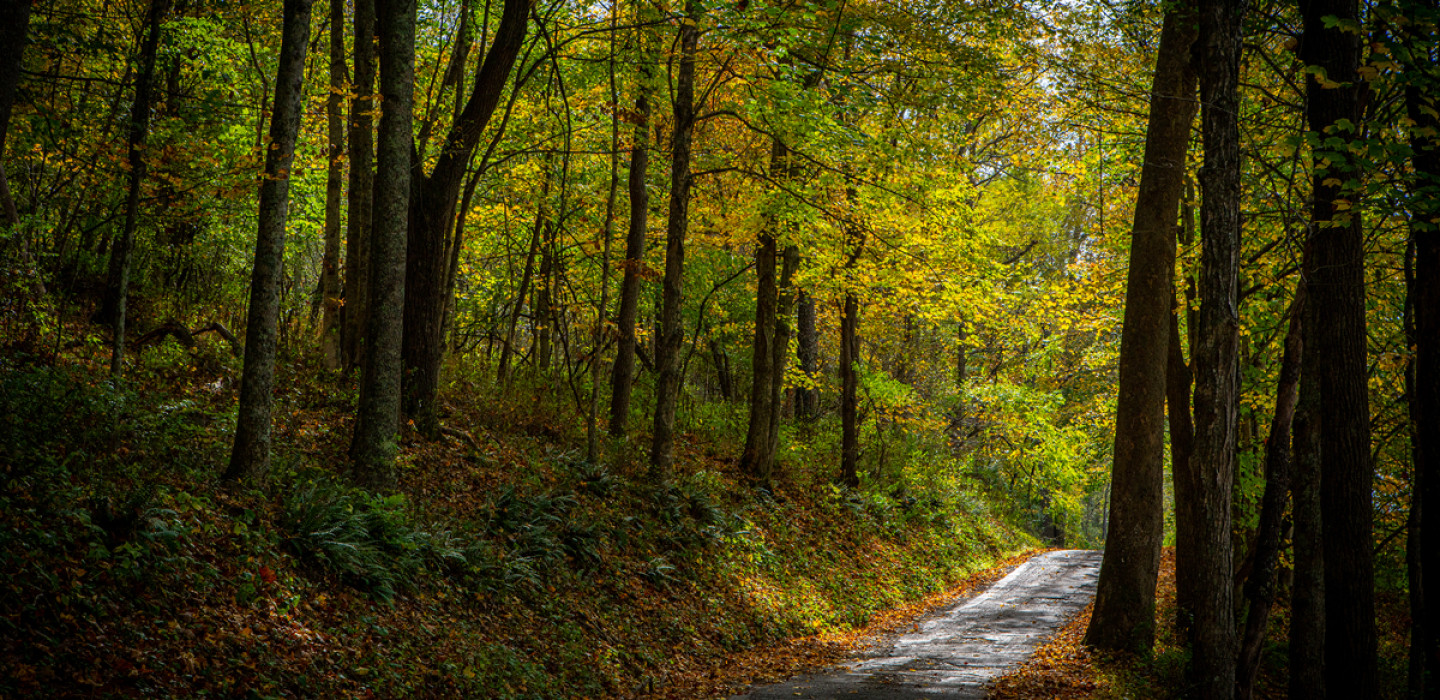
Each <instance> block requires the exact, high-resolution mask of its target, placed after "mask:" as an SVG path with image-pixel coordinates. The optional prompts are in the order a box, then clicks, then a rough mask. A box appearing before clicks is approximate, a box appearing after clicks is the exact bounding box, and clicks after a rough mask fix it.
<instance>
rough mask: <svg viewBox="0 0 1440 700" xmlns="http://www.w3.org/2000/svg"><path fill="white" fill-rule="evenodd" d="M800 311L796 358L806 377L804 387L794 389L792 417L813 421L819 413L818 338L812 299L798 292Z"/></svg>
mask: <svg viewBox="0 0 1440 700" xmlns="http://www.w3.org/2000/svg"><path fill="white" fill-rule="evenodd" d="M797 305H798V306H799V307H800V312H799V314H798V316H799V318H798V321H797V324H796V325H797V326H798V330H797V333H798V336H797V337H796V341H797V342H796V345H795V355H796V359H798V360H799V361H800V371H801V372H804V373H805V377H806V379H807V382H806V386H801V387H797V388H796V389H795V415H796V416H797V417H799V418H801V419H802V420H814V419H815V416H816V415H817V414H818V413H819V412H820V390H819V389H818V388H817V387H816V386H815V383H816V382H818V381H819V379H820V378H819V376H817V375H818V374H819V372H820V334H819V333H818V332H817V331H816V329H815V298H814V297H812V296H810V293H809V292H806V291H805V290H803V289H802V290H800V292H799V301H798V302H797Z"/></svg>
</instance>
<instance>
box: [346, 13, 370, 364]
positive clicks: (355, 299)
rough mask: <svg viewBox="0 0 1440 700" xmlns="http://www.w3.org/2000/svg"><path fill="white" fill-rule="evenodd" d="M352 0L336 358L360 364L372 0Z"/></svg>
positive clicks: (366, 277)
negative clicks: (347, 168) (339, 339)
mask: <svg viewBox="0 0 1440 700" xmlns="http://www.w3.org/2000/svg"><path fill="white" fill-rule="evenodd" d="M336 1H338V0H336ZM354 2H355V86H354V89H355V99H354V101H352V102H351V103H350V133H349V139H348V141H349V146H350V149H349V150H350V192H349V193H348V195H347V196H348V198H349V201H348V204H349V217H350V218H349V221H348V224H349V225H348V227H347V228H346V235H345V307H344V308H345V313H344V314H343V315H342V321H341V323H342V324H343V331H342V333H343V336H344V338H343V339H342V342H341V354H342V356H343V358H342V364H343V365H344V366H345V368H346V369H347V370H353V369H356V368H358V367H360V366H361V364H362V363H363V362H364V359H365V357H364V355H365V351H364V348H365V331H366V327H367V325H368V321H367V318H368V314H366V309H367V308H368V307H369V299H368V297H369V295H370V236H371V231H370V228H371V224H372V222H373V221H374V212H373V205H374V201H375V171H374V158H375V147H374V135H373V131H374V118H373V117H372V116H371V112H372V111H373V110H374V108H375V101H374V98H373V93H374V90H375V2H376V0H354Z"/></svg>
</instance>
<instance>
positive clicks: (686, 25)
mask: <svg viewBox="0 0 1440 700" xmlns="http://www.w3.org/2000/svg"><path fill="white" fill-rule="evenodd" d="M700 12H701V8H700V3H699V2H698V0H686V3H685V18H684V19H683V20H682V24H681V25H680V61H679V63H680V69H679V71H678V72H677V74H676V76H675V129H674V135H673V136H672V137H671V143H672V151H671V155H670V218H669V220H668V221H667V222H666V225H665V277H664V281H663V283H662V289H663V292H662V296H661V311H660V333H659V335H658V336H657V337H656V343H655V365H656V369H657V370H658V372H659V379H658V380H657V381H656V385H655V428H654V433H653V438H652V442H651V445H650V471H651V478H652V479H654V480H655V481H657V482H661V483H663V482H665V481H668V480H669V478H670V471H671V467H672V466H673V463H674V440H675V406H676V403H677V402H678V401H679V398H680V383H681V376H680V372H681V367H680V349H681V347H682V346H683V345H684V343H685V329H684V327H683V326H682V325H681V318H680V312H681V306H682V305H683V303H684V300H685V298H684V293H683V287H682V283H683V282H684V273H685V233H686V231H687V230H688V228H689V225H690V186H691V184H692V177H691V175H690V145H691V140H692V138H693V137H694V133H695V55H696V52H697V50H698V47H699V43H700V29H699V27H698V26H697V24H698V23H699V21H700Z"/></svg>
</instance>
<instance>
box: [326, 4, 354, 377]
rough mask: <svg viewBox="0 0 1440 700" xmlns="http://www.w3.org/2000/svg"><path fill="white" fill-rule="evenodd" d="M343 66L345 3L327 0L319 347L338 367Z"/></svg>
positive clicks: (332, 367) (328, 364)
mask: <svg viewBox="0 0 1440 700" xmlns="http://www.w3.org/2000/svg"><path fill="white" fill-rule="evenodd" d="M349 72H350V71H349V69H348V68H347V67H346V66H345V3H344V0H330V94H329V95H328V96H327V97H326V99H325V129H326V136H327V137H328V139H329V141H330V151H329V153H328V154H327V156H328V158H327V160H328V161H329V162H328V165H327V167H326V172H325V254H324V257H323V259H322V260H321V263H320V289H319V297H320V304H321V308H322V310H323V311H322V313H323V314H324V316H323V318H322V320H321V322H320V349H321V355H322V356H323V357H324V360H325V368H326V369H329V370H332V371H333V370H337V369H340V302H341V299H340V295H341V293H342V290H341V286H340V285H341V283H340V218H341V212H340V198H341V194H342V190H344V188H345V163H344V158H345V116H344V111H343V110H344V107H343V103H344V93H345V87H346V85H347V84H348V83H349V81H350V76H349V75H348V74H349Z"/></svg>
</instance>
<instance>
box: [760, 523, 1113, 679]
mask: <svg viewBox="0 0 1440 700" xmlns="http://www.w3.org/2000/svg"><path fill="white" fill-rule="evenodd" d="M1100 556H1101V553H1100V552H1098V551H1093V550H1081V549H1071V550H1065V551H1060V552H1047V553H1045V554H1038V555H1036V556H1035V557H1034V558H1032V559H1030V561H1027V562H1025V563H1024V564H1022V565H1020V566H1019V567H1017V568H1016V569H1015V571H1013V572H1011V573H1010V575H1009V576H1006V577H1005V578H1003V579H1001V580H1000V581H998V582H996V583H995V585H993V586H991V587H990V588H989V589H988V590H986V591H985V592H984V593H982V594H980V595H978V596H975V597H974V598H970V599H968V600H961V601H957V602H956V603H955V604H953V605H951V606H950V607H949V608H946V609H944V610H942V611H940V612H938V613H936V614H934V615H933V616H931V617H929V618H927V619H925V620H924V621H922V622H920V623H919V625H918V629H916V630H915V631H913V632H911V633H909V634H906V635H904V636H902V637H899V638H896V639H893V640H887V641H885V642H883V643H881V644H879V645H877V646H876V647H874V648H871V649H870V650H868V651H866V652H863V653H862V654H861V655H860V656H859V657H858V658H856V659H853V660H852V661H851V662H850V663H848V664H847V666H845V667H841V668H837V669H834V670H832V671H829V672H826V673H822V674H819V675H814V676H805V677H801V678H796V679H792V680H789V681H786V682H784V683H778V684H776V685H770V686H765V687H761V688H752V689H751V690H750V693H749V694H748V695H738V696H735V697H734V698H732V700H742V699H747V700H780V699H781V698H783V699H784V700H797V699H815V700H819V699H821V698H845V699H849V700H879V699H881V698H883V699H885V700H900V699H905V698H915V699H918V700H935V699H936V698H946V699H947V700H959V699H961V698H967V699H968V698H975V699H977V700H978V699H980V698H984V697H985V684H986V682H988V681H989V680H990V679H992V678H994V677H996V676H999V675H1001V674H1003V673H1004V672H1005V671H1007V670H1009V669H1010V668H1012V667H1014V666H1015V665H1017V664H1019V663H1020V662H1022V661H1024V660H1025V659H1026V658H1028V657H1029V656H1030V654H1031V653H1033V652H1034V651H1035V648H1036V647H1038V646H1040V643H1041V642H1043V641H1044V640H1045V638H1047V637H1048V636H1049V635H1050V633H1052V632H1054V631H1055V630H1056V629H1058V628H1059V626H1060V624H1061V623H1062V622H1064V621H1065V619H1066V618H1068V617H1069V616H1070V615H1072V614H1074V613H1076V612H1078V611H1080V610H1082V609H1084V607H1085V606H1086V605H1087V604H1088V603H1089V602H1090V599H1091V598H1093V597H1094V596H1095V579H1096V577H1097V576H1099V573H1100Z"/></svg>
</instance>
